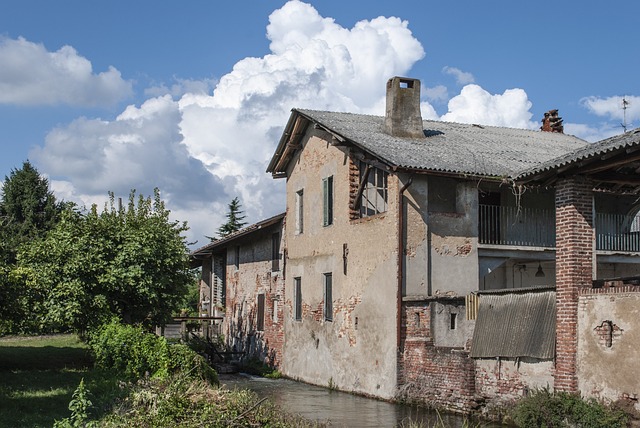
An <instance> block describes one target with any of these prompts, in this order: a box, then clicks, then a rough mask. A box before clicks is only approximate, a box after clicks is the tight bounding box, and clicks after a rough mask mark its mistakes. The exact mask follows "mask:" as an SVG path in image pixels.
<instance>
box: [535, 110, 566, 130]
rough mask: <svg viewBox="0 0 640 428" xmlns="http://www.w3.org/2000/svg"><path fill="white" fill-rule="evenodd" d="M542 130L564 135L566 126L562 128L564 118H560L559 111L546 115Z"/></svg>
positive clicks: (551, 111)
mask: <svg viewBox="0 0 640 428" xmlns="http://www.w3.org/2000/svg"><path fill="white" fill-rule="evenodd" d="M540 129H541V130H542V131H544V132H557V133H559V134H564V126H562V118H561V117H560V116H558V110H549V111H548V112H546V113H545V114H544V119H542V126H541V127H540Z"/></svg>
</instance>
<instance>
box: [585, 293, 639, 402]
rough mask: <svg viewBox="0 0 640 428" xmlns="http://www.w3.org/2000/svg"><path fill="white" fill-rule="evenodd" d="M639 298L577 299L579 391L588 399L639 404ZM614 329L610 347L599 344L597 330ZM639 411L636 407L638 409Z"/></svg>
mask: <svg viewBox="0 0 640 428" xmlns="http://www.w3.org/2000/svg"><path fill="white" fill-rule="evenodd" d="M638 319H640V295H639V294H638V293H603V294H582V295H580V297H579V299H578V338H577V340H578V359H577V374H578V388H579V391H580V393H581V394H582V395H584V396H586V397H596V398H599V399H607V400H612V401H615V400H618V399H620V398H623V395H625V394H626V395H627V396H628V397H630V398H631V399H634V400H635V401H636V403H637V399H638V396H639V395H640V385H639V384H638V379H637V378H636V374H637V373H639V372H640V360H638V358H636V356H637V352H638V348H640V329H638V322H637V321H638ZM604 321H610V322H611V324H612V325H613V326H614V329H615V331H614V335H613V340H612V342H611V346H610V347H607V346H606V344H605V343H603V341H601V340H600V337H599V334H598V331H597V330H596V329H597V327H598V326H601V325H602V323H603V322H604ZM636 407H637V406H636Z"/></svg>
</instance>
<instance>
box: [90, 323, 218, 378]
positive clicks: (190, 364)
mask: <svg viewBox="0 0 640 428" xmlns="http://www.w3.org/2000/svg"><path fill="white" fill-rule="evenodd" d="M89 344H90V346H91V349H92V350H93V352H94V355H95V359H96V366H98V367H101V368H105V369H114V370H116V371H118V372H120V373H122V374H123V375H124V376H125V377H126V378H127V379H128V380H131V381H135V380H137V379H141V378H143V377H158V378H167V377H168V376H169V375H171V374H174V373H184V374H185V375H186V376H188V377H191V378H196V379H202V380H205V381H207V382H210V383H217V382H218V378H217V374H216V372H215V370H213V369H212V368H211V367H210V366H209V365H208V364H207V362H206V361H205V360H204V358H203V357H201V356H200V355H198V354H197V353H195V352H194V351H192V350H191V349H189V348H188V347H187V346H184V345H181V344H169V343H167V341H166V339H165V338H164V337H158V336H156V335H154V334H151V333H146V332H144V331H143V330H142V328H141V327H135V326H130V325H123V324H120V323H118V322H111V323H109V324H105V325H103V326H102V327H101V328H100V329H98V331H97V332H96V333H94V334H93V335H92V338H91V340H90V342H89Z"/></svg>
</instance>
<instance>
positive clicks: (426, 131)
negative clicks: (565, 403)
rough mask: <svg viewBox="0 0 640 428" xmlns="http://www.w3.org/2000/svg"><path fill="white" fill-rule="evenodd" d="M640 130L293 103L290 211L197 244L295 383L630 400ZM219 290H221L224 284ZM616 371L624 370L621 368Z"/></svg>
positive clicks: (206, 295) (231, 330) (235, 315)
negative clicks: (542, 391) (614, 131)
mask: <svg viewBox="0 0 640 428" xmlns="http://www.w3.org/2000/svg"><path fill="white" fill-rule="evenodd" d="M639 171H640V131H632V132H628V133H625V134H623V135H620V136H617V137H613V138H610V139H607V140H604V141H601V142H599V143H596V144H589V143H587V142H585V141H583V140H581V139H579V138H576V137H573V136H570V135H565V134H564V133H562V120H561V119H560V118H559V117H558V116H557V112H556V111H551V112H549V113H548V114H546V115H545V119H544V122H543V127H542V130H541V131H531V130H522V129H509V128H499V127H491V126H482V125H465V124H458V123H447V122H437V121H427V120H422V117H421V114H420V81H418V80H415V79H407V78H400V77H395V78H392V79H390V80H389V82H388V84H387V106H386V115H385V117H377V116H368V115H359V114H349V113H335V112H324V111H311V110H301V109H294V110H293V111H292V113H291V116H290V119H289V122H288V123H287V125H286V128H285V131H284V133H283V135H282V137H281V139H280V142H279V144H278V147H277V149H276V152H275V154H274V155H273V157H272V159H271V161H270V163H269V165H268V168H267V172H269V173H271V174H272V175H273V177H274V178H281V179H284V180H286V195H287V196H286V213H285V214H283V215H281V216H277V217H275V218H273V219H269V220H265V221H264V222H261V223H258V224H256V225H253V226H251V227H249V228H247V229H245V230H243V231H240V232H238V233H237V234H236V235H233V236H230V237H229V238H227V239H225V240H222V241H216V242H214V243H212V244H210V245H208V246H206V247H203V248H201V249H199V250H196V251H194V253H193V254H192V256H193V258H194V260H196V261H197V262H198V263H199V264H201V265H202V267H203V269H202V275H203V276H202V283H203V296H202V298H203V301H207V300H208V301H209V302H212V303H211V304H210V306H209V309H207V310H208V311H209V313H211V311H212V308H213V306H214V305H215V304H217V305H219V307H220V309H224V313H225V321H224V331H225V332H226V335H225V337H226V339H227V341H228V344H229V346H232V347H235V348H236V349H241V350H243V351H246V352H247V354H248V355H255V356H258V357H260V358H262V359H264V360H265V361H267V362H269V363H271V364H274V365H277V367H278V368H279V369H280V371H281V372H282V373H283V374H285V375H286V376H288V377H291V378H294V379H299V380H302V381H305V382H309V383H313V384H319V385H331V386H333V387H336V388H338V389H341V390H345V391H351V392H356V393H361V394H366V395H371V396H376V397H380V398H383V399H394V398H398V397H407V398H411V399H414V400H421V401H424V402H426V403H429V404H431V405H435V406H438V407H441V408H446V409H450V410H456V411H461V412H469V411H472V410H473V409H475V408H477V407H478V406H481V405H483V404H491V403H495V402H500V401H501V400H509V399H513V398H516V397H519V396H522V395H523V394H526V393H527V391H529V390H530V389H532V388H538V387H549V388H553V389H556V390H563V391H579V392H581V393H582V394H583V395H586V396H595V397H598V398H605V399H610V400H618V399H628V400H636V401H637V394H638V393H639V391H638V390H639V389H640V384H639V383H638V382H637V381H636V380H635V379H634V378H633V376H628V375H627V374H628V373H635V372H637V370H638V369H639V368H640V363H639V362H638V360H637V359H635V358H634V357H633V355H634V354H633V353H634V352H635V351H634V350H635V349H637V347H638V345H640V322H639V321H638V319H639V317H638V313H639V311H640V286H638V285H636V284H637V278H638V276H639V275H640V215H638V212H639V211H640V202H639V200H638V194H639V191H640V177H639V176H638V172H639ZM216 284H217V285H216ZM612 367H616V370H611V368H612Z"/></svg>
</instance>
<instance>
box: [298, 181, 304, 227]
mask: <svg viewBox="0 0 640 428" xmlns="http://www.w3.org/2000/svg"><path fill="white" fill-rule="evenodd" d="M303 214H304V190H303V189H300V190H298V191H297V192H296V233H302V232H303V231H304V220H303V218H304V217H303Z"/></svg>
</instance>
